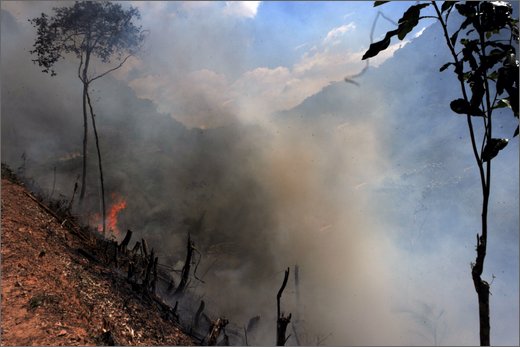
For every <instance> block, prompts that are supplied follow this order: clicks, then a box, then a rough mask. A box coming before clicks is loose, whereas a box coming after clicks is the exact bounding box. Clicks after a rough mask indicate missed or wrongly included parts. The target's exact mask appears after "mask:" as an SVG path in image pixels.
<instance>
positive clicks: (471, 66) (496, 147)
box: [362, 1, 519, 346]
mask: <svg viewBox="0 0 520 347" xmlns="http://www.w3.org/2000/svg"><path fill="white" fill-rule="evenodd" d="M386 2H388V1H376V2H375V3H374V6H379V5H382V4H384V3H386ZM429 6H431V7H433V9H434V11H435V16H421V11H422V10H424V9H425V8H427V7H429ZM454 9H455V10H456V11H457V12H458V14H459V15H460V17H461V22H460V24H458V25H457V26H458V28H457V30H455V31H453V32H452V33H450V32H449V30H448V20H449V18H450V14H451V13H452V11H453V10H454ZM512 12H513V11H512V7H511V4H510V3H507V2H503V1H496V2H476V1H475V2H473V1H471V2H470V1H468V2H456V1H445V2H443V3H442V5H441V6H440V8H439V5H438V3H437V2H435V1H432V2H430V3H419V4H416V5H413V6H411V7H410V8H409V9H408V10H407V11H406V12H405V13H404V14H403V16H402V17H401V19H399V22H398V27H397V29H395V30H392V31H389V32H387V33H386V35H385V37H384V38H383V39H382V40H381V41H378V42H375V43H372V44H371V45H370V47H369V49H368V50H367V52H366V53H365V54H364V56H363V58H362V59H368V58H371V57H374V56H376V55H377V54H378V53H379V52H381V51H383V50H385V49H386V48H388V46H389V45H390V42H391V39H392V37H394V36H397V38H398V39H399V40H403V39H404V38H405V37H406V35H407V34H408V33H410V32H411V31H412V30H413V28H414V27H415V26H417V24H418V23H419V21H420V20H422V19H427V18H435V19H437V21H438V23H439V24H440V26H441V27H442V31H443V35H444V39H445V41H446V46H447V47H448V49H449V51H450V53H451V57H452V59H453V60H452V61H449V62H447V63H445V64H444V65H442V67H441V68H440V71H441V72H442V71H444V70H446V69H448V68H449V67H450V66H452V67H453V68H454V73H455V74H456V75H457V78H458V81H459V84H460V90H461V96H462V97H461V98H458V99H455V100H453V101H452V102H451V103H450V108H451V110H452V111H453V112H455V113H457V114H460V115H464V116H465V118H466V122H467V126H468V131H469V137H470V142H471V149H472V152H473V156H474V158H475V162H476V164H477V168H478V172H479V176H480V184H481V189H482V213H481V232H480V234H477V246H476V251H477V257H476V259H475V262H474V263H472V264H471V274H472V279H473V283H474V287H475V290H476V292H477V296H478V303H479V321H480V344H481V345H483V346H488V345H490V323H489V284H488V282H486V281H485V280H483V279H482V273H483V270H484V261H485V257H486V250H487V240H488V210H489V196H490V193H491V161H492V159H494V158H495V157H496V156H497V155H498V153H499V152H500V151H501V150H502V149H504V148H505V147H506V146H507V144H508V141H509V140H508V139H504V138H495V137H493V117H494V115H495V114H494V111H495V110H497V109H500V108H509V109H510V110H511V113H512V114H513V116H514V117H516V118H518V76H519V62H518V60H517V58H516V50H517V47H518V19H515V18H513V16H512ZM451 18H453V16H452V17H451ZM459 36H460V38H459ZM475 118H478V119H479V120H481V121H482V124H483V126H482V127H476V126H475V124H474V122H473V121H474V119H475ZM478 130H481V132H480V133H477V131H478ZM517 135H518V126H517V127H516V130H515V131H514V133H513V137H515V136H517ZM479 141H480V143H479Z"/></svg>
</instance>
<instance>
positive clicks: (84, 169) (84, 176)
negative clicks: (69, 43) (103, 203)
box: [79, 73, 88, 203]
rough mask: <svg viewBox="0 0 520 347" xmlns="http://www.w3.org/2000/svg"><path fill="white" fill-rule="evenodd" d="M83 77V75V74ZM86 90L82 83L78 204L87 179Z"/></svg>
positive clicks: (83, 194) (85, 85)
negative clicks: (80, 166)
mask: <svg viewBox="0 0 520 347" xmlns="http://www.w3.org/2000/svg"><path fill="white" fill-rule="evenodd" d="M84 75H85V73H84ZM87 88H88V85H87V84H86V83H83V167H82V169H81V189H80V193H79V201H80V203H81V202H82V201H83V199H84V198H85V189H86V179H87V135H88V121H87Z"/></svg>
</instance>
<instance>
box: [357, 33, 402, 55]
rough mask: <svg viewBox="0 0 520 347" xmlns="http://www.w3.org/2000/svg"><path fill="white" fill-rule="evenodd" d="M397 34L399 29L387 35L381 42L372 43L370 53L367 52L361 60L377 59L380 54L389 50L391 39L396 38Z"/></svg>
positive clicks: (369, 48)
mask: <svg viewBox="0 0 520 347" xmlns="http://www.w3.org/2000/svg"><path fill="white" fill-rule="evenodd" d="M396 34H397V29H396V30H392V31H389V32H387V33H386V35H385V38H384V39H382V40H381V41H378V42H374V43H372V44H371V45H370V47H368V51H366V52H365V54H364V55H363V57H362V58H361V60H365V59H368V58H372V57H375V56H376V55H378V54H379V52H381V51H383V50H385V49H387V48H388V46H390V39H391V38H392V36H394V35H396Z"/></svg>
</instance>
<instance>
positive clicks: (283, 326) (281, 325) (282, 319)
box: [276, 268, 292, 346]
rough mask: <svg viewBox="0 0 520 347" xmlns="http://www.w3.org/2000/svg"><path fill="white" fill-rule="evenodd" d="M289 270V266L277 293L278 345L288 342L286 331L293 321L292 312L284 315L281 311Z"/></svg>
mask: <svg viewBox="0 0 520 347" xmlns="http://www.w3.org/2000/svg"><path fill="white" fill-rule="evenodd" d="M289 271H290V269H289V268H287V270H285V277H284V278H283V283H282V286H281V287H280V290H279V291H278V294H277V295H276V307H277V320H276V345H277V346H284V345H285V342H287V337H285V332H286V331H287V325H289V322H290V321H291V316H292V315H291V314H290V313H289V315H288V316H284V314H283V313H281V312H280V299H281V298H282V293H283V291H284V289H285V286H286V285H287V280H288V279H289Z"/></svg>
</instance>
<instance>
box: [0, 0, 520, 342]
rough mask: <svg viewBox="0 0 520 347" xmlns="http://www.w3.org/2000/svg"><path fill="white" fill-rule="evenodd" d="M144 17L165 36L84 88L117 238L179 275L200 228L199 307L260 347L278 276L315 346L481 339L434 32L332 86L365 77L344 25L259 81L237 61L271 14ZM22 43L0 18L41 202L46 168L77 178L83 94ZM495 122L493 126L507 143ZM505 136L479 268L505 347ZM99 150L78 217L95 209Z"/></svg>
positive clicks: (49, 177)
mask: <svg viewBox="0 0 520 347" xmlns="http://www.w3.org/2000/svg"><path fill="white" fill-rule="evenodd" d="M15 5H16V6H21V7H20V9H19V11H20V13H24V14H25V13H27V12H26V11H28V10H27V9H26V8H24V5H23V3H13V4H10V6H11V8H9V10H10V13H15V14H16V12H15V10H16V9H15V7H16V6H15ZM50 5H52V4H49V3H46V4H45V6H47V8H48V7H49V6H50ZM137 5H138V6H139V7H140V9H141V11H142V14H143V23H144V24H145V26H146V25H152V24H151V23H152V21H156V22H157V23H160V25H157V26H156V27H152V28H151V31H150V34H149V38H148V41H147V47H146V49H145V51H144V52H142V54H141V56H139V57H136V58H135V59H134V60H133V61H131V63H130V64H128V65H127V66H125V68H124V69H123V70H122V71H119V72H118V73H117V74H115V75H114V77H115V78H113V77H109V76H107V78H104V79H102V80H99V81H96V84H95V85H94V89H95V90H94V91H93V96H94V102H95V104H94V107H95V109H96V110H97V115H98V123H99V125H98V127H99V129H100V136H101V144H102V151H103V158H104V163H105V164H104V167H105V174H106V187H107V189H108V191H109V193H112V192H115V193H118V194H120V195H122V196H124V197H125V198H126V199H127V208H126V210H124V211H123V212H122V213H121V217H120V226H121V227H122V228H123V229H124V228H130V229H132V230H134V231H135V232H136V234H137V237H145V238H146V239H147V240H148V241H149V242H150V244H151V245H152V246H153V247H155V248H156V249H158V252H159V257H160V261H161V262H165V263H167V264H169V265H172V266H174V267H175V268H180V266H182V261H183V260H184V256H185V255H184V249H185V242H186V234H187V231H188V230H191V233H192V234H191V237H192V239H193V240H194V241H195V242H196V246H197V248H198V250H199V251H200V253H201V254H202V259H201V263H200V266H199V268H198V270H197V273H198V275H199V277H201V278H202V279H203V280H204V282H205V283H200V282H198V281H197V280H195V279H194V280H193V281H192V287H191V292H192V293H193V296H194V298H200V297H203V298H204V300H206V302H207V306H208V310H209V312H211V314H214V315H221V316H226V317H228V318H230V319H231V320H232V323H233V325H234V326H236V327H237V329H241V327H242V326H243V325H246V324H247V322H248V320H249V318H251V317H253V316H255V315H260V316H261V326H260V332H259V333H258V334H257V335H256V336H251V337H250V338H252V339H253V338H254V339H255V340H253V341H254V343H257V344H273V343H274V342H275V326H276V325H275V324H276V322H275V318H276V301H275V297H276V292H277V290H278V289H279V286H280V285H281V281H282V279H283V270H284V269H285V268H287V267H289V266H290V267H291V272H292V273H291V279H290V281H289V285H288V287H287V289H286V291H285V292H284V296H283V298H282V307H283V310H284V311H286V312H292V313H293V317H294V318H293V320H294V321H297V318H299V319H300V321H299V323H300V324H299V325H298V326H299V327H300V330H299V337H300V338H301V339H302V341H304V343H306V344H311V345H314V344H318V343H319V342H320V339H325V338H326V339H325V342H324V343H326V344H341V345H349V344H372V345H374V344H378V345H386V344H409V345H411V344H424V345H431V344H434V343H438V344H475V343H476V342H477V341H478V339H477V337H478V335H477V332H478V330H477V327H478V317H477V309H476V295H474V289H473V287H472V282H471V278H470V272H469V263H470V261H472V260H473V258H474V235H475V234H476V232H477V231H478V215H479V211H478V208H479V194H478V191H477V190H476V188H475V187H476V185H477V184H478V181H477V177H476V175H475V172H474V167H473V162H472V158H471V157H470V156H469V155H470V152H469V146H468V144H467V136H466V133H465V128H464V126H465V124H464V122H461V120H460V119H459V118H457V117H455V116H453V115H452V114H451V113H450V111H449V108H448V107H447V106H446V105H448V104H449V100H451V99H452V98H454V97H455V96H456V95H457V90H456V84H454V83H452V82H453V81H452V80H451V77H448V76H447V75H440V74H439V73H438V65H442V63H443V62H444V61H447V57H446V56H442V55H441V54H439V56H438V57H432V56H431V54H430V52H431V50H432V45H434V46H435V47H437V46H439V52H442V42H440V36H439V33H438V32H437V31H436V30H435V29H427V30H425V32H424V33H423V34H422V35H421V36H420V37H419V38H418V39H416V40H414V41H412V42H411V43H409V44H408V45H407V46H406V47H404V48H403V49H402V50H397V52H396V53H395V56H394V58H393V59H391V60H388V61H387V62H386V63H384V64H382V65H381V66H380V67H378V68H376V69H372V70H369V72H368V73H367V74H366V75H364V76H363V78H362V79H360V80H359V82H360V83H361V86H360V87H359V88H358V87H356V86H354V85H351V84H346V83H344V82H334V81H341V80H342V79H343V77H344V76H345V75H348V74H350V73H352V72H354V71H357V69H358V68H359V67H362V66H363V64H361V63H359V64H352V65H349V64H347V63H348V62H349V61H354V58H356V57H357V58H359V56H360V55H359V52H358V51H353V50H350V51H349V50H346V51H345V50H342V48H341V43H336V41H338V40H339V39H345V38H346V37H347V36H348V35H349V32H351V31H354V30H359V29H358V28H356V26H355V25H352V24H349V23H351V22H346V23H345V24H344V25H343V26H339V27H338V28H337V30H335V29H330V30H327V31H325V32H324V33H323V39H322V41H321V42H320V43H319V44H320V45H322V46H319V45H318V46H317V47H314V48H311V49H309V51H307V52H306V53H305V54H303V55H302V58H301V59H300V60H298V62H297V63H295V64H294V65H293V66H289V67H282V66H280V67H271V68H268V67H257V66H249V64H250V63H249V60H250V59H251V57H250V56H249V54H250V52H249V51H248V50H247V49H242V47H247V45H248V40H250V35H248V34H249V33H250V32H251V31H252V30H253V29H252V27H251V24H250V23H249V22H248V20H251V18H253V17H254V16H255V15H256V14H257V12H258V11H259V10H261V6H263V5H262V4H260V7H256V8H231V7H232V6H238V5H233V4H232V5H231V7H230V6H228V5H225V4H222V3H221V4H217V5H216V4H212V3H203V4H198V3H162V2H161V3H139V4H137ZM2 6H4V3H3V4H2ZM42 6H43V5H42ZM37 14H38V13H35V14H31V16H35V15H37ZM19 17H23V15H21V14H20V16H19ZM201 18H204V20H203V21H202V20H201ZM159 28H161V29H162V30H161V31H158V29H159ZM341 28H343V29H341ZM33 35H34V33H32V32H31V31H30V26H27V25H24V24H22V23H21V22H16V20H15V19H14V18H13V17H12V16H11V15H10V14H9V13H8V12H5V11H2V50H1V54H2V61H1V63H2V81H3V82H2V161H5V162H8V163H10V164H11V165H12V166H14V167H17V166H19V165H21V164H22V161H21V159H20V156H21V155H22V153H25V157H26V158H27V159H26V160H27V161H26V164H25V165H26V170H27V175H29V176H32V177H33V178H34V179H36V180H37V182H38V184H39V185H40V186H42V187H43V188H44V190H46V191H50V189H51V185H52V182H53V168H54V167H56V168H57V169H56V172H57V179H56V182H57V193H56V195H57V196H59V194H62V195H63V197H64V198H70V195H71V192H72V186H73V184H74V181H75V179H76V175H77V174H78V173H79V172H80V165H81V163H80V160H79V159H78V158H79V157H77V154H78V153H79V152H80V148H81V147H80V146H81V137H80V136H81V129H82V128H81V126H82V125H81V117H80V115H81V110H80V106H81V104H80V102H79V101H80V96H81V90H80V87H81V86H80V82H79V81H78V80H76V79H75V78H74V76H75V74H74V71H75V68H76V67H75V65H74V62H73V61H67V60H65V61H63V62H61V63H60V64H61V65H60V70H58V76H57V77H54V78H51V77H49V76H46V75H44V74H42V73H40V72H39V70H38V68H37V66H34V65H33V64H32V63H31V62H30V56H29V55H28V54H27V50H28V49H30V46H31V44H32V40H33ZM366 36H367V37H368V33H367V35H366ZM225 37H233V39H232V40H224V39H223V38H225ZM336 39H337V40H336ZM398 47H399V46H398V45H397V46H395V47H394V51H395V50H396V49H397V48H398ZM343 48H344V47H343ZM341 58H344V61H345V62H347V63H340V61H341ZM349 59H350V60H349ZM443 59H444V60H443ZM425 67H426V68H425ZM428 67H431V69H430V70H428V69H427V68H428ZM403 76H406V78H404V77H403ZM425 86H427V87H425ZM27 100H30V102H27ZM418 101H419V102H418ZM506 116H508V115H504V117H503V119H500V120H497V122H498V123H501V124H498V125H497V129H500V127H501V126H502V129H503V130H499V131H503V132H504V134H505V135H507V136H510V134H509V133H508V132H509V130H510V129H512V125H511V124H512V122H513V121H512V120H510V119H509V118H507V117H506ZM516 141H517V140H514V141H512V143H511V144H510V145H509V146H508V147H507V148H506V150H504V151H503V154H502V153H501V155H503V157H504V160H502V159H501V161H498V160H497V164H496V171H497V173H496V176H495V177H496V178H495V180H496V182H497V184H496V188H495V189H496V192H495V194H496V195H495V199H496V200H495V205H494V206H496V207H495V209H494V210H493V211H492V219H493V220H494V222H492V223H494V227H495V228H496V230H497V231H496V233H497V236H496V239H494V242H492V243H490V250H489V254H490V258H489V259H490V260H489V262H488V264H489V268H488V269H489V270H488V271H489V277H491V274H495V275H497V279H496V281H495V282H494V283H493V287H492V288H493V294H494V296H493V300H494V301H493V302H492V305H491V307H492V310H494V311H493V315H492V327H493V330H492V331H493V334H494V335H493V336H492V341H495V342H496V343H497V344H502V343H503V344H515V343H517V342H518V331H517V329H516V326H517V324H518V295H517V294H518V271H511V270H510V269H516V270H517V269H518V249H517V247H516V248H515V247H512V246H511V245H517V244H518V235H517V232H516V231H517V229H518V213H517V211H518V170H513V169H512V168H515V167H516V168H517V167H518V158H517V156H518V155H517V154H518V152H517V151H516V147H515V145H517V142H516ZM91 142H92V141H91ZM92 145H93V144H92ZM90 153H91V154H90V163H89V164H90V168H89V172H90V176H89V185H90V189H89V203H90V211H91V212H89V213H88V214H87V215H85V216H84V217H85V219H88V217H89V214H92V213H94V212H97V211H98V210H99V206H98V205H99V201H98V194H99V192H98V189H99V188H98V183H97V171H96V170H97V167H96V159H95V157H94V154H95V149H94V147H91V148H90ZM75 155H76V156H75ZM202 216H203V219H202V224H201V227H200V228H198V229H197V228H195V229H194V228H193V226H194V225H196V224H197V221H198V220H200V218H201V217H202ZM498 235H500V236H498ZM491 237H492V238H494V237H493V236H491ZM501 254H508V255H510V256H501ZM493 257H495V258H494V259H493ZM296 264H297V265H298V266H299V269H300V272H299V274H300V287H299V288H298V290H299V294H300V296H299V300H297V295H296V290H297V289H296V288H295V286H294V277H292V276H293V273H294V267H293V266H294V265H296ZM495 288H496V289H495ZM495 290H496V294H495ZM194 301H195V299H194ZM195 305H196V303H195ZM193 309H196V307H194V308H193ZM181 318H182V317H181ZM213 318H215V317H213ZM495 327H496V328H495ZM291 329H292V328H290V329H289V333H293V334H294V332H292V331H291ZM329 334H330V335H329ZM250 342H251V341H250ZM495 342H494V343H495ZM290 343H292V344H294V343H296V341H295V340H294V337H293V338H292V339H291V340H290Z"/></svg>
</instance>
